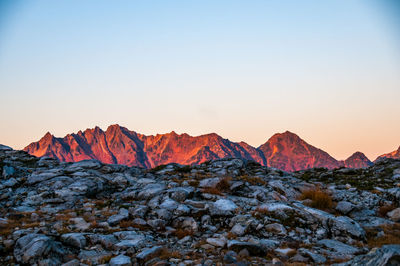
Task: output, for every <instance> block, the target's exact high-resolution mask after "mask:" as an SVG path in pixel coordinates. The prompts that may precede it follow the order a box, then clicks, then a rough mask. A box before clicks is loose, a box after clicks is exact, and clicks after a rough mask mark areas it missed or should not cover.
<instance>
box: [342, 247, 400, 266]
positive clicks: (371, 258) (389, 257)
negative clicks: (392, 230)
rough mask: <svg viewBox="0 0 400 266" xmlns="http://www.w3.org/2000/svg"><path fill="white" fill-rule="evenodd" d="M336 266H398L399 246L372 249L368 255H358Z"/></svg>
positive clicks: (399, 260)
mask: <svg viewBox="0 0 400 266" xmlns="http://www.w3.org/2000/svg"><path fill="white" fill-rule="evenodd" d="M336 265H337V266H339V265H340V266H364V265H365V266H384V265H387V266H395V265H400V245H385V246H382V247H381V248H374V249H372V250H371V251H370V252H369V253H368V254H365V255H359V256H357V257H355V258H353V259H352V260H350V261H348V262H345V263H341V264H336Z"/></svg>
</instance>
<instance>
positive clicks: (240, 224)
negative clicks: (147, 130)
mask: <svg viewBox="0 0 400 266" xmlns="http://www.w3.org/2000/svg"><path fill="white" fill-rule="evenodd" d="M0 171H1V172H0V173H1V179H0V264H2V265H13V264H19V265H35V264H36V265H62V264H63V265H99V264H105V265H268V264H271V265H272V264H274V265H286V264H288V265H323V264H335V263H342V265H374V266H377V265H398V264H400V245H399V244H400V223H399V222H400V208H399V204H400V161H399V160H393V159H384V160H381V161H379V162H377V163H376V164H375V165H373V166H371V167H369V168H366V169H358V170H352V169H345V168H343V169H337V170H327V169H312V170H307V171H300V172H296V173H287V172H284V171H281V170H277V169H274V168H267V167H264V166H261V165H259V164H257V163H255V162H249V161H248V162H246V161H242V160H239V159H220V160H215V161H211V162H206V163H203V164H201V165H194V166H182V165H178V164H169V165H166V166H160V167H157V168H154V169H151V170H145V169H142V168H137V167H127V166H122V165H110V164H102V163H100V162H99V161H95V160H87V161H81V162H76V163H62V162H59V161H57V160H55V159H51V158H48V157H42V158H36V157H34V156H31V155H29V154H27V153H26V152H23V151H15V150H11V149H10V148H8V147H5V146H1V145H0Z"/></svg>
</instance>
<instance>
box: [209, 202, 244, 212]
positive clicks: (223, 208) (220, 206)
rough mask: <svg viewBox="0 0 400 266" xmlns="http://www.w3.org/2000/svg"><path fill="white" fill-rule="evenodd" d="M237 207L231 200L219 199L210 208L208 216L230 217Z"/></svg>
mask: <svg viewBox="0 0 400 266" xmlns="http://www.w3.org/2000/svg"><path fill="white" fill-rule="evenodd" d="M237 208H238V206H237V205H236V204H235V203H234V202H233V201H231V200H228V199H219V200H217V201H216V202H214V203H212V204H211V206H210V214H211V215H212V216H230V215H233V213H234V211H235V210H236V209H237Z"/></svg>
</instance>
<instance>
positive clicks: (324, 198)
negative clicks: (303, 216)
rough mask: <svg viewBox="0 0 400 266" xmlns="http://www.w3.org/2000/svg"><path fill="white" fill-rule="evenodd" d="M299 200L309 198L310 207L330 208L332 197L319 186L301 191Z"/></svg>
mask: <svg viewBox="0 0 400 266" xmlns="http://www.w3.org/2000/svg"><path fill="white" fill-rule="evenodd" d="M299 199H300V200H305V199H309V200H311V203H310V207H313V208H317V209H321V210H330V209H332V207H333V202H332V197H331V196H330V195H329V194H328V193H327V192H326V191H323V190H321V189H320V188H315V189H309V190H306V191H303V193H301V195H300V197H299Z"/></svg>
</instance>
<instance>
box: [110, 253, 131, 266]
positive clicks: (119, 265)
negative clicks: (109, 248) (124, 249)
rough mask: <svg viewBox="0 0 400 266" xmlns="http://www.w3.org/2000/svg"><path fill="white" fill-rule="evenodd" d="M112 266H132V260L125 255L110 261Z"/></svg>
mask: <svg viewBox="0 0 400 266" xmlns="http://www.w3.org/2000/svg"><path fill="white" fill-rule="evenodd" d="M109 265H110V266H131V265H132V262H131V258H129V257H128V256H125V255H122V254H121V255H118V256H116V257H114V258H112V259H111V260H110V263H109Z"/></svg>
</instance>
